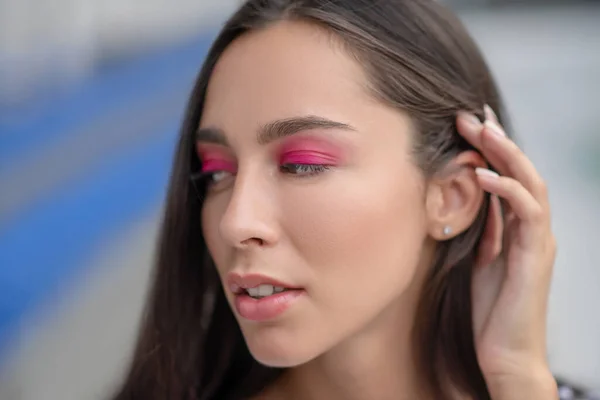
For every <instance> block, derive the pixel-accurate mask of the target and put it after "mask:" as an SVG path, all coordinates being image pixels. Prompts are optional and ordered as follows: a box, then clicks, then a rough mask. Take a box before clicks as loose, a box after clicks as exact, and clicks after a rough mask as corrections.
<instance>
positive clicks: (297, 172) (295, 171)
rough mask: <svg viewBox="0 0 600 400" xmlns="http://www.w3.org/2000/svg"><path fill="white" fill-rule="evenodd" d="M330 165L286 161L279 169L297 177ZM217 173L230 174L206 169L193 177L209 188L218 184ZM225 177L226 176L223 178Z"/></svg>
mask: <svg viewBox="0 0 600 400" xmlns="http://www.w3.org/2000/svg"><path fill="white" fill-rule="evenodd" d="M330 168H331V167H330V166H329V165H326V164H297V163H286V164H282V165H280V166H279V171H280V172H282V173H284V174H286V175H293V176H294V177H297V178H309V177H312V176H315V175H319V174H321V173H324V172H326V171H327V170H329V169H330ZM219 173H225V174H230V173H229V172H227V171H224V170H215V171H206V172H200V173H198V174H197V175H195V176H194V177H193V179H194V180H195V181H197V182H202V183H203V184H205V185H206V187H207V188H211V187H213V186H215V185H218V184H219V183H220V182H221V181H215V180H214V175H216V174H219ZM223 179H227V177H225V178H223Z"/></svg>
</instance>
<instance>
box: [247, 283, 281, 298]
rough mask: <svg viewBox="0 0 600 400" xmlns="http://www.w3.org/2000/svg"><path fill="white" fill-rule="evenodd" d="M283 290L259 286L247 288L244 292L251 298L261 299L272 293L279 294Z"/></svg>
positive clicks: (275, 287)
mask: <svg viewBox="0 0 600 400" xmlns="http://www.w3.org/2000/svg"><path fill="white" fill-rule="evenodd" d="M284 290H285V289H284V288H283V287H280V286H273V285H259V286H257V287H253V288H247V289H246V291H247V292H248V294H249V295H250V296H251V297H256V298H261V297H266V296H271V295H272V294H273V293H281V292H283V291H284Z"/></svg>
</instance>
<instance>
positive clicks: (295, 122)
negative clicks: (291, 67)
mask: <svg viewBox="0 0 600 400" xmlns="http://www.w3.org/2000/svg"><path fill="white" fill-rule="evenodd" d="M313 129H326V130H330V129H342V130H346V131H356V129H355V128H353V127H352V126H350V125H348V124H345V123H343V122H338V121H333V120H330V119H327V118H323V117H317V116H314V115H308V116H302V117H292V118H286V119H280V120H276V121H272V122H269V123H268V124H266V125H264V126H262V127H261V128H260V129H259V131H258V134H257V136H256V141H257V142H258V143H259V144H261V145H266V144H268V143H271V142H273V141H275V140H278V139H281V138H284V137H286V136H291V135H294V134H296V133H299V132H303V131H309V130H313ZM196 141H198V142H206V143H214V144H219V145H223V146H229V142H228V140H227V137H226V136H225V133H224V132H223V130H221V129H219V128H201V129H198V131H197V132H196Z"/></svg>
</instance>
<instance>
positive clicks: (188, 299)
mask: <svg viewBox="0 0 600 400" xmlns="http://www.w3.org/2000/svg"><path fill="white" fill-rule="evenodd" d="M282 20H301V21H306V22H310V23H313V24H315V25H317V26H319V27H321V28H323V29H325V30H326V31H327V32H330V33H331V34H333V35H335V36H336V37H337V38H338V39H340V40H341V42H342V43H343V44H344V47H345V50H347V51H348V53H349V54H351V55H352V56H353V57H355V59H356V60H357V61H358V62H360V64H361V65H362V66H363V67H364V69H365V71H366V73H367V76H368V80H369V81H368V90H369V91H370V92H371V94H372V95H373V96H375V97H376V98H377V99H379V100H380V101H382V102H384V103H386V104H388V105H391V106H393V107H395V108H397V109H398V110H402V111H404V112H407V113H408V115H410V117H411V118H412V120H413V122H414V124H415V126H416V128H417V129H416V131H417V133H416V135H415V138H414V142H415V147H414V157H415V162H416V163H417V164H418V165H419V166H420V167H421V168H422V171H423V173H424V176H426V177H430V176H433V175H434V174H435V173H436V172H437V171H439V170H440V168H441V167H442V166H444V164H446V163H447V162H448V161H449V160H450V159H452V158H453V157H454V156H456V155H457V154H458V153H460V152H462V151H464V150H467V149H472V147H471V146H470V145H469V144H468V143H466V142H465V141H464V140H463V139H462V138H461V137H460V136H459V135H458V134H457V132H456V125H455V119H456V114H457V112H458V111H461V110H465V111H470V112H473V113H475V114H476V115H477V116H478V117H479V118H480V119H483V105H484V104H486V103H487V104H489V105H490V106H491V107H492V108H493V109H494V110H496V112H497V114H498V117H499V119H500V122H501V123H503V124H504V125H505V126H506V121H504V120H503V108H502V106H501V104H500V98H499V94H498V91H497V89H496V86H495V84H494V82H493V79H492V77H491V75H490V72H489V69H488V67H487V66H486V64H485V62H484V60H483V58H482V56H481V54H480V52H479V50H478V49H477V46H476V45H475V44H474V42H473V41H472V39H471V38H470V36H469V35H468V33H467V32H466V30H465V29H464V27H463V25H462V24H461V23H460V21H459V20H458V19H457V18H456V17H455V16H454V15H453V14H452V13H451V12H449V11H448V10H447V9H445V8H444V7H443V6H441V5H440V4H438V3H437V2H436V1H434V0H249V1H247V2H245V3H244V4H243V5H242V6H241V7H240V9H239V10H238V11H237V12H236V13H235V14H234V15H233V16H232V17H231V19H229V21H228V22H227V23H226V24H225V26H224V27H223V29H222V31H221V33H220V34H219V36H218V37H217V38H216V40H215V42H214V44H213V46H212V48H211V50H210V52H209V54H208V56H207V58H206V61H205V63H204V66H203V67H202V70H201V71H200V75H199V77H198V79H197V82H196V84H195V87H194V89H193V92H192V94H191V98H190V100H189V104H188V108H187V113H186V117H185V121H184V123H183V127H182V131H181V136H180V139H179V145H178V149H177V152H176V155H175V160H174V165H173V169H172V175H171V181H170V187H169V191H168V196H167V201H166V208H165V211H164V217H163V221H162V230H161V233H160V237H159V244H158V254H157V265H156V269H155V276H154V284H153V288H152V291H151V293H150V297H149V300H148V304H147V309H146V313H145V315H144V320H143V323H142V326H141V331H140V336H139V339H138V343H137V348H136V351H135V354H134V357H133V361H132V364H131V368H130V370H129V373H128V375H127V377H126V379H125V382H124V383H123V385H122V386H121V388H120V390H119V392H118V394H117V395H116V396H115V397H114V399H115V400H126V399H135V400H152V399H157V400H158V399H161V400H165V399H190V400H192V399H194V400H195V399H199V400H200V399H202V400H209V399H219V400H222V399H240V398H248V397H252V396H254V395H256V394H258V393H260V391H261V390H263V389H264V388H265V387H267V386H268V385H269V384H271V383H272V382H273V381H274V380H275V379H276V378H277V377H278V375H279V373H280V372H281V370H279V369H274V368H268V367H265V366H263V365H260V364H259V363H257V362H256V361H255V360H254V359H253V358H252V356H251V355H250V353H249V351H248V349H247V347H246V345H245V342H244V339H243V337H242V334H241V332H240V330H239V327H238V325H237V323H236V321H235V319H234V316H233V314H232V311H231V310H230V308H229V306H228V304H227V301H226V299H225V296H224V294H223V290H222V288H221V283H220V281H219V278H218V276H217V274H216V271H215V267H214V264H213V262H212V260H211V257H210V254H209V253H208V250H207V248H206V245H205V242H204V238H203V236H202V231H201V219H200V218H201V213H200V210H201V207H202V201H201V199H202V196H203V191H204V188H203V187H202V186H201V185H200V186H198V187H195V186H194V184H193V182H191V181H190V176H191V175H193V173H194V172H196V171H197V170H198V169H199V165H200V161H199V160H198V158H197V156H196V155H195V151H194V143H195V139H194V133H195V131H196V129H197V128H198V125H199V121H200V117H201V113H202V110H203V107H204V98H205V93H206V89H207V85H208V81H209V79H210V77H211V74H212V71H213V69H214V67H215V64H216V63H217V61H218V60H219V57H220V56H221V55H222V54H223V52H224V51H225V49H226V48H227V47H228V46H229V45H230V44H231V43H232V42H233V41H234V40H235V39H237V38H238V37H240V36H241V35H243V34H245V33H247V32H249V31H252V30H256V29H261V28H263V27H266V26H268V25H269V24H273V23H276V22H278V21H282ZM198 198H200V201H199V200H198ZM488 204H489V198H486V200H485V202H484V205H483V206H482V209H481V210H480V213H479V215H478V217H477V218H476V221H475V222H474V223H473V224H472V226H471V227H470V228H469V229H468V230H467V231H465V232H464V233H462V234H461V235H459V236H458V237H456V238H454V239H452V240H449V241H446V242H443V243H440V244H439V246H438V249H437V257H436V261H435V263H434V265H432V266H431V270H430V271H429V276H428V279H427V280H426V282H425V285H424V287H423V289H422V294H421V299H420V303H419V310H418V312H417V315H418V317H417V320H416V321H415V326H414V331H413V335H414V340H415V343H414V347H415V349H416V352H415V358H416V359H415V366H416V368H418V370H419V371H420V373H421V375H422V376H423V377H424V378H425V379H426V381H427V383H428V385H429V386H430V387H431V389H432V391H433V393H434V395H435V398H436V399H447V398H450V395H449V394H448V393H449V391H448V388H449V387H450V386H451V387H452V388H454V389H455V390H458V391H460V392H461V393H463V394H464V395H467V396H469V397H470V398H475V399H478V400H483V399H489V398H490V396H489V393H488V390H487V387H486V384H485V381H484V378H483V375H482V372H481V369H480V367H479V364H478V362H477V357H476V353H475V347H474V338H473V329H472V319H471V275H472V268H473V263H474V257H475V250H476V247H477V245H478V242H479V239H480V237H481V234H482V232H483V228H484V225H485V215H486V214H487V208H488Z"/></svg>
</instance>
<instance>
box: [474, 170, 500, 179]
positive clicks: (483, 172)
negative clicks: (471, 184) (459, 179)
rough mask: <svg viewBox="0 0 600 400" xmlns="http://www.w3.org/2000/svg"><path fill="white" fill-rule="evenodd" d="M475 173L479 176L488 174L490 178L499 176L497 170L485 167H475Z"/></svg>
mask: <svg viewBox="0 0 600 400" xmlns="http://www.w3.org/2000/svg"><path fill="white" fill-rule="evenodd" d="M475 173H476V174H477V175H479V176H489V177H490V178H498V177H499V176H500V175H498V173H497V172H494V171H492V170H491V169H487V168H475Z"/></svg>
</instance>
